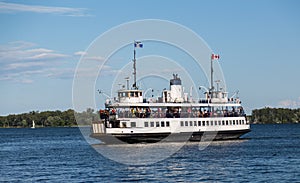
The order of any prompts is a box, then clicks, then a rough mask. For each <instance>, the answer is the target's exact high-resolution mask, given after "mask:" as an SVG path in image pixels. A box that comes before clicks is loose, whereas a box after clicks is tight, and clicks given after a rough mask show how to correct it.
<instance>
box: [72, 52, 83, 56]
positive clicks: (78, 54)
mask: <svg viewBox="0 0 300 183" xmlns="http://www.w3.org/2000/svg"><path fill="white" fill-rule="evenodd" d="M74 55H75V56H84V55H86V52H85V51H77V52H75V53H74Z"/></svg>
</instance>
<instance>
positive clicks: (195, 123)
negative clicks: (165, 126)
mask: <svg viewBox="0 0 300 183" xmlns="http://www.w3.org/2000/svg"><path fill="white" fill-rule="evenodd" d="M244 124H245V120H226V121H224V120H222V121H180V126H218V125H219V126H220V125H244Z"/></svg>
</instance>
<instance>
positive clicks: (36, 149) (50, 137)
mask: <svg viewBox="0 0 300 183" xmlns="http://www.w3.org/2000/svg"><path fill="white" fill-rule="evenodd" d="M251 129H252V131H251V132H250V133H248V134H246V135H245V136H244V139H243V140H233V141H218V142H212V143H211V144H210V145H209V146H208V147H207V148H205V149H204V150H199V143H187V144H186V145H185V146H183V147H182V148H181V149H180V150H179V151H177V152H176V153H175V154H173V155H172V156H170V157H168V158H167V159H164V160H162V161H158V162H156V163H152V164H145V165H126V164H122V163H119V162H117V161H114V160H111V159H107V158H106V157H105V156H103V155H102V154H100V153H98V152H97V151H96V150H95V149H94V148H93V147H92V146H90V145H89V144H88V143H87V142H86V140H85V139H84V138H83V137H82V135H81V133H80V130H79V129H78V128H36V129H0V182H131V181H137V182H300V124H287V125H252V126H251ZM174 145H175V146H176V145H178V144H172V143H170V144H169V143H166V144H164V146H165V147H164V148H168V146H170V147H171V146H174ZM137 146H138V147H139V148H151V145H137ZM98 148H104V146H103V147H101V146H100V147H98ZM123 148H124V149H126V148H127V149H128V148H129V149H130V148H132V149H133V153H134V148H136V147H135V146H134V145H129V146H127V147H126V146H124V147H123ZM121 150H122V147H119V151H121ZM108 151H109V150H108ZM111 151H114V148H112V149H111ZM114 153H115V152H114ZM154 153H155V154H159V153H157V152H154ZM162 153H163V152H162ZM137 161H138V160H137Z"/></svg>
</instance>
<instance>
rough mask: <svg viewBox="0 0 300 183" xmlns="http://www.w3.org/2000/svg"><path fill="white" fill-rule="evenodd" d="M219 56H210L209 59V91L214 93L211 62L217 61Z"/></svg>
mask: <svg viewBox="0 0 300 183" xmlns="http://www.w3.org/2000/svg"><path fill="white" fill-rule="evenodd" d="M219 58H220V56H219V55H216V54H214V53H213V54H211V57H210V91H211V92H213V91H214V78H213V77H214V74H213V72H214V67H213V62H214V60H219Z"/></svg>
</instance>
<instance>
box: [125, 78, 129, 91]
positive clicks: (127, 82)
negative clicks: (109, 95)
mask: <svg viewBox="0 0 300 183" xmlns="http://www.w3.org/2000/svg"><path fill="white" fill-rule="evenodd" d="M125 79H126V84H127V90H129V77H126V78H125Z"/></svg>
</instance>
